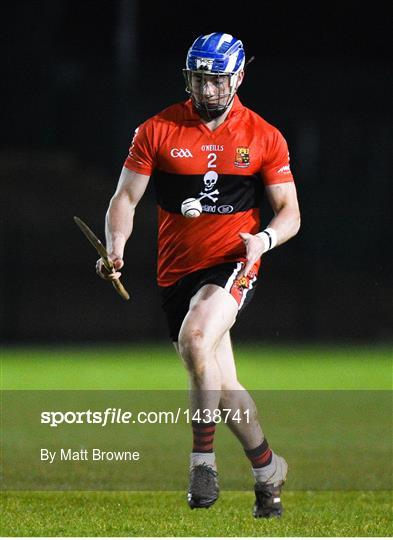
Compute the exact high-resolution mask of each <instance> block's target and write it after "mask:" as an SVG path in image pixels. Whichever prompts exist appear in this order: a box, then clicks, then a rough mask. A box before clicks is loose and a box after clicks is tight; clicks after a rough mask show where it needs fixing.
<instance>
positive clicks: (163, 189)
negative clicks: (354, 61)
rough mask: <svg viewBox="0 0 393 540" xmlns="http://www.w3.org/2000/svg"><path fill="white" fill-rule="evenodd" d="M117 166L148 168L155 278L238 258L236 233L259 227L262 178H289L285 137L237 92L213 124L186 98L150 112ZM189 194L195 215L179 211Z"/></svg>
mask: <svg viewBox="0 0 393 540" xmlns="http://www.w3.org/2000/svg"><path fill="white" fill-rule="evenodd" d="M124 166H125V167H126V168H128V169H130V170H132V171H135V172H137V173H141V174H145V175H148V176H150V175H153V182H154V187H155V192H156V198H157V204H158V225H159V231H158V284H159V285H160V286H168V285H172V284H173V283H175V282H176V281H177V280H179V279H180V278H182V277H183V276H185V275H186V274H189V273H190V272H194V271H196V270H199V269H202V268H207V267H209V266H214V265H216V264H221V263H224V262H231V261H238V260H245V247H244V243H243V241H242V240H241V238H240V237H239V233H240V232H249V233H251V234H255V233H257V232H258V231H259V230H260V223H259V221H260V220H259V207H260V203H261V197H262V192H263V185H270V184H278V183H282V182H292V181H293V177H292V174H291V171H290V168H289V156H288V147H287V144H286V141H285V139H284V137H283V136H282V135H281V133H280V132H279V131H278V130H277V129H276V128H275V127H274V126H272V125H270V124H269V123H268V122H266V121H265V120H263V118H261V117H260V116H259V115H258V114H256V113H255V112H253V111H251V110H250V109H248V108H246V107H244V106H243V105H242V104H241V102H240V100H239V98H238V97H237V96H235V99H234V104H233V106H232V109H231V111H230V113H229V114H228V116H227V118H226V119H225V121H224V122H223V123H222V124H221V125H220V126H219V127H218V128H217V129H215V130H214V131H211V130H209V128H208V127H207V126H206V125H205V124H204V123H203V122H202V121H201V118H200V117H199V115H198V114H197V113H196V112H195V111H194V110H193V107H192V103H191V101H190V100H188V101H185V102H182V103H178V104H176V105H172V106H171V107H169V108H167V109H165V110H164V111H162V112H160V113H159V114H157V115H156V116H153V117H152V118H150V119H149V120H147V121H146V122H144V123H143V124H142V125H141V126H139V128H137V129H136V131H135V136H134V139H133V141H132V144H131V148H130V151H129V155H128V157H127V159H126V161H125V164H124ZM191 197H195V198H199V199H200V202H201V204H202V209H203V213H202V215H201V216H200V217H198V218H193V219H190V218H186V217H184V216H183V215H182V213H181V204H182V202H183V201H184V200H185V199H188V198H191Z"/></svg>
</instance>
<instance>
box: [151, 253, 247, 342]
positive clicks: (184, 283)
mask: <svg viewBox="0 0 393 540" xmlns="http://www.w3.org/2000/svg"><path fill="white" fill-rule="evenodd" d="M243 266H244V263H242V262H229V263H224V264H219V265H217V266H211V267H210V268H203V269H202V270H197V271H196V272H192V273H191V274H187V275H186V276H184V277H183V278H181V279H179V281H177V282H176V283H174V284H173V285H170V286H169V287H160V293H161V300H162V302H161V305H162V308H163V310H164V311H165V314H166V317H167V321H168V326H169V334H170V337H171V339H172V341H178V337H179V331H180V327H181V325H182V323H183V320H184V317H185V316H186V315H187V313H188V310H189V307H190V300H191V298H192V297H193V296H194V295H195V294H196V293H197V292H198V291H199V289H200V288H201V287H203V286H204V285H219V286H220V287H222V288H223V289H225V290H227V291H228V292H229V294H231V295H232V296H233V297H234V298H235V300H236V302H237V304H238V306H239V308H238V313H240V312H241V311H242V310H243V309H244V308H245V307H246V306H247V305H248V304H249V303H250V301H251V299H252V297H253V296H254V292H255V287H256V284H257V272H256V270H254V268H253V269H252V271H251V272H250V273H249V275H248V276H247V277H246V278H244V277H243V278H241V279H240V280H239V279H237V275H238V273H239V272H240V270H241V269H242V268H243Z"/></svg>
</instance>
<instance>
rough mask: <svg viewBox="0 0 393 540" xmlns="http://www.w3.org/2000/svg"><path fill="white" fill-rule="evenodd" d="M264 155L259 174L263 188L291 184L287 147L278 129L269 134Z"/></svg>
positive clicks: (291, 177)
mask: <svg viewBox="0 0 393 540" xmlns="http://www.w3.org/2000/svg"><path fill="white" fill-rule="evenodd" d="M264 154H265V155H264V158H263V161H262V167H261V171H260V172H261V175H262V178H263V183H264V184H265V186H268V185H270V184H281V183H282V182H293V176H292V173H291V169H290V166H289V152H288V145H287V142H286V140H285V139H284V137H283V136H282V134H281V133H280V131H279V130H278V129H275V128H274V129H273V130H272V131H271V132H270V133H269V135H268V138H267V143H266V147H265V153H264Z"/></svg>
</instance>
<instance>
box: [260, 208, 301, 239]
mask: <svg viewBox="0 0 393 540" xmlns="http://www.w3.org/2000/svg"><path fill="white" fill-rule="evenodd" d="M268 228H271V229H274V230H275V232H276V234H277V244H276V245H277V246H279V245H280V244H284V243H285V242H287V241H288V240H289V239H290V238H292V237H293V236H295V235H296V234H297V233H298V231H299V229H300V212H299V209H298V208H292V207H283V208H282V209H281V210H280V211H279V212H277V214H276V215H275V216H274V218H273V219H272V220H271V221H270V223H269V225H268Z"/></svg>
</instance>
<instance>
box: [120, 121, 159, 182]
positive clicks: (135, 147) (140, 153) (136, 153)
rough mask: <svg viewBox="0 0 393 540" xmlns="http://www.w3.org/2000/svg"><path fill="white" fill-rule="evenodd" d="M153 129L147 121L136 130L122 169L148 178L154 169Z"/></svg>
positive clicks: (150, 122)
mask: <svg viewBox="0 0 393 540" xmlns="http://www.w3.org/2000/svg"><path fill="white" fill-rule="evenodd" d="M153 135H154V127H153V125H152V120H151V119H149V120H147V121H146V122H144V123H143V124H141V125H140V126H139V127H137V128H136V130H135V134H134V138H133V139H132V142H131V146H130V149H129V151H128V156H127V158H126V160H125V162H124V167H126V168H127V169H130V170H131V171H135V172H137V173H140V174H146V175H147V176H150V175H151V174H152V172H153V170H154V168H155V154H156V152H155V151H154V140H153Z"/></svg>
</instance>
